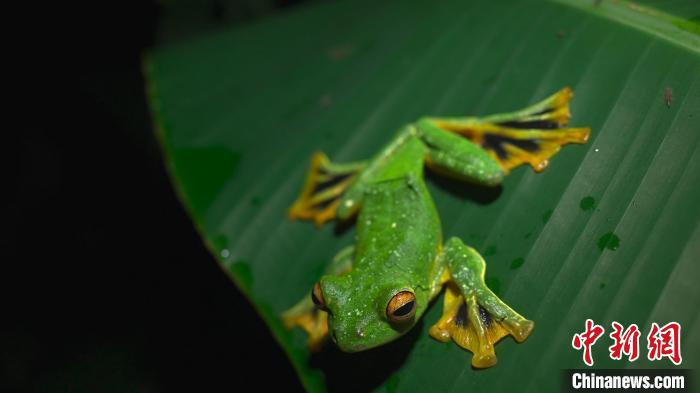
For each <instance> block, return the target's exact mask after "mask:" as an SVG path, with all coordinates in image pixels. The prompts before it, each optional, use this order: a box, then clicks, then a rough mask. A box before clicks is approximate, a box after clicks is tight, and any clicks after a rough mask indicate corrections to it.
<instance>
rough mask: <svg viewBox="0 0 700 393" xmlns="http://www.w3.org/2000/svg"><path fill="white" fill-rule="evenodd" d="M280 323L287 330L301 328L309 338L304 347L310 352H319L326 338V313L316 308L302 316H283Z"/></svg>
mask: <svg viewBox="0 0 700 393" xmlns="http://www.w3.org/2000/svg"><path fill="white" fill-rule="evenodd" d="M282 322H283V324H284V327H286V328H287V329H292V328H293V327H294V326H299V327H300V328H302V329H303V330H304V331H305V332H306V333H307V334H308V336H309V338H308V340H307V342H306V345H307V347H309V349H310V350H311V351H318V350H320V349H321V347H322V346H323V343H324V342H325V340H326V337H327V336H328V313H326V312H325V311H321V310H319V309H317V308H313V309H312V310H311V311H308V312H305V313H303V314H297V315H294V314H291V315H290V314H286V315H283V316H282Z"/></svg>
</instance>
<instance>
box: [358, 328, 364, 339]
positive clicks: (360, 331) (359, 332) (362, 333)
mask: <svg viewBox="0 0 700 393" xmlns="http://www.w3.org/2000/svg"><path fill="white" fill-rule="evenodd" d="M357 335H358V336H360V337H364V336H365V332H363V331H362V329H357Z"/></svg>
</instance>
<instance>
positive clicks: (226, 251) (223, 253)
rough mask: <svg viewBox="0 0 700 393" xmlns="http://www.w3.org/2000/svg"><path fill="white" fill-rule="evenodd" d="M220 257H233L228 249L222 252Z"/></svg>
mask: <svg viewBox="0 0 700 393" xmlns="http://www.w3.org/2000/svg"><path fill="white" fill-rule="evenodd" d="M220 255H221V258H228V257H229V255H231V252H230V251H229V250H228V249H226V248H224V249H223V250H221V253H220Z"/></svg>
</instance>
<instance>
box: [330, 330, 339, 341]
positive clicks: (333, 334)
mask: <svg viewBox="0 0 700 393" xmlns="http://www.w3.org/2000/svg"><path fill="white" fill-rule="evenodd" d="M331 335H332V336H333V341H335V342H336V343H337V342H338V336H337V335H336V334H335V329H333V330H331Z"/></svg>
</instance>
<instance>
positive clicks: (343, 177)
mask: <svg viewBox="0 0 700 393" xmlns="http://www.w3.org/2000/svg"><path fill="white" fill-rule="evenodd" d="M365 166H366V163H365V162H354V163H348V164H335V163H332V162H331V161H330V160H329V159H328V157H327V156H326V155H325V154H323V153H321V152H317V153H315V154H314V155H313V156H312V157H311V167H310V168H309V172H308V174H307V175H306V181H305V182H304V187H303V189H302V191H301V194H300V195H299V197H298V198H297V200H296V201H295V202H294V204H292V206H291V207H290V208H289V217H290V218H292V219H302V220H313V221H314V222H315V223H316V225H319V226H320V225H322V224H323V223H325V222H326V221H329V220H332V219H334V218H335V217H336V211H337V209H338V206H339V205H340V203H341V197H342V196H343V194H344V193H345V191H346V190H347V189H348V188H349V187H350V186H351V185H352V183H353V181H354V180H355V178H356V177H357V175H358V174H359V173H360V172H361V171H362V169H364V168H365Z"/></svg>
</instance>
